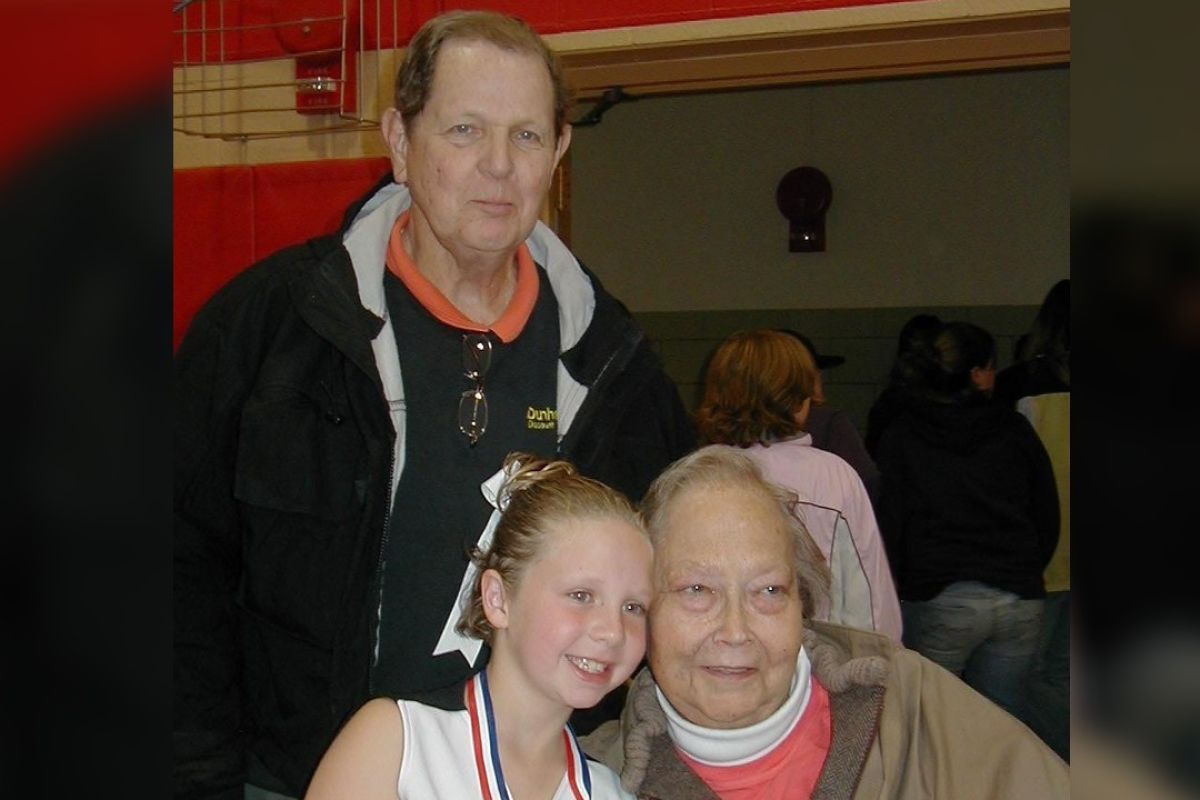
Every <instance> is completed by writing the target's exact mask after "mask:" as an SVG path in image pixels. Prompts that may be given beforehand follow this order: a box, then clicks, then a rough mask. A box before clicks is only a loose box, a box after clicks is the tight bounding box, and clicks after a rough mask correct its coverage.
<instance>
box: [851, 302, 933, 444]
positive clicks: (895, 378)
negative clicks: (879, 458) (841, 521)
mask: <svg viewBox="0 0 1200 800" xmlns="http://www.w3.org/2000/svg"><path fill="white" fill-rule="evenodd" d="M941 330H942V321H941V319H939V318H938V317H937V316H936V315H935V314H917V315H915V316H914V317H912V318H911V319H910V320H909V321H908V322H906V323H904V327H902V328H901V329H900V336H899V337H898V339H897V342H896V359H895V361H893V362H892V369H891V371H890V372H889V373H888V379H887V384H886V385H885V386H884V387H883V391H882V392H880V393H879V397H877V398H875V402H874V403H873V404H872V405H871V410H870V411H868V412H867V438H866V440H865V442H864V444H865V445H866V448H867V452H868V453H870V454H871V455H872V456H875V455H877V451H878V449H879V440H880V438H881V437H882V436H883V431H884V429H885V428H887V426H888V425H889V424H890V423H891V421H892V420H894V419H895V418H896V416H897V415H898V414H899V413H900V412H901V411H903V410H904V397H905V394H906V393H907V391H908V389H909V388H910V387H911V386H912V384H913V381H914V380H915V378H916V369H915V365H914V364H913V356H914V353H917V352H923V351H925V350H927V349H928V348H929V346H930V345H931V344H932V342H933V340H934V338H935V337H936V336H937V335H938V333H939V332H941Z"/></svg>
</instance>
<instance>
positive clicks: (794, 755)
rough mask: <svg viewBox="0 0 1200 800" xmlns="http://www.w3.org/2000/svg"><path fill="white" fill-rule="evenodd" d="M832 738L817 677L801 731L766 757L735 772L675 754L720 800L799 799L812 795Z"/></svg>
mask: <svg viewBox="0 0 1200 800" xmlns="http://www.w3.org/2000/svg"><path fill="white" fill-rule="evenodd" d="M832 735H833V722H832V718H831V717H830V715H829V693H828V692H826V691H825V687H824V686H822V685H821V684H820V683H818V682H817V680H816V678H814V679H813V682H812V694H811V695H810V696H809V699H808V707H807V708H805V709H804V713H803V714H802V715H801V717H800V719H799V720H797V722H796V727H794V728H792V732H791V733H789V734H788V735H787V737H786V738H785V739H784V740H783V741H782V742H780V743H779V745H778V746H777V747H776V748H775V749H774V750H772V751H771V752H769V753H767V754H766V755H765V756H763V757H762V758H758V759H755V760H754V761H750V762H748V763H746V764H739V765H738V766H736V767H714V766H710V765H708V764H702V763H700V762H699V761H696V760H695V759H693V758H690V757H689V756H688V755H687V754H686V753H684V752H682V751H680V750H679V749H678V748H676V752H677V753H679V757H680V758H681V759H682V760H683V763H685V764H687V765H688V766H689V767H691V768H692V771H694V772H695V773H696V774H697V775H699V776H700V778H701V779H702V780H703V781H704V782H705V783H706V784H708V788H710V789H712V790H713V792H714V793H715V794H716V795H717V796H718V797H720V798H721V800H797V799H798V798H807V797H809V796H811V795H812V791H813V788H814V787H816V785H817V779H818V778H819V777H820V776H821V769H822V767H824V766H825V757H826V756H827V755H828V754H829V743H830V739H831V737H832Z"/></svg>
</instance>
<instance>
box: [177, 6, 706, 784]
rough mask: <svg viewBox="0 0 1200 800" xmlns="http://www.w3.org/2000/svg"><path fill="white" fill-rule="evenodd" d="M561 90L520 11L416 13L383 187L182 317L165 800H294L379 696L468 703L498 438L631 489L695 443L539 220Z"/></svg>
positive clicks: (557, 71)
mask: <svg viewBox="0 0 1200 800" xmlns="http://www.w3.org/2000/svg"><path fill="white" fill-rule="evenodd" d="M568 99H569V93H568V91H567V87H566V84H565V82H564V79H563V74H562V70H561V68H560V66H559V65H558V63H557V61H556V60H555V58H554V56H553V54H552V53H551V52H550V50H549V49H548V47H547V46H546V44H545V42H543V41H542V40H541V38H540V37H538V35H537V34H536V33H535V32H534V31H533V30H532V29H530V28H529V26H528V25H526V24H525V23H523V22H521V21H519V20H516V19H514V18H511V17H506V16H503V15H499V14H493V13H486V12H462V13H451V14H446V15H443V16H440V17H436V18H434V19H433V20H431V21H429V22H428V23H426V24H425V25H424V26H422V28H421V29H420V30H419V31H418V32H417V33H416V35H415V36H414V37H413V39H412V41H411V42H410V43H409V46H408V48H407V50H406V52H405V59H404V62H403V64H402V65H401V67H400V70H399V74H398V75H397V78H396V96H395V102H396V105H395V108H392V109H389V110H388V111H387V113H386V114H385V116H384V119H383V135H384V139H385V142H386V145H387V148H388V152H389V153H390V155H391V160H392V174H391V175H390V176H388V178H387V179H386V180H384V181H382V182H381V183H380V184H379V186H377V187H376V189H375V190H373V191H372V192H371V194H370V195H368V196H366V197H364V198H363V199H362V200H361V201H359V202H358V203H357V204H355V205H354V206H353V207H352V208H351V209H350V210H349V211H348V212H347V215H346V218H345V219H346V221H345V224H344V226H343V227H342V229H341V230H340V231H338V232H337V233H335V234H332V235H330V236H326V237H321V238H318V239H314V240H312V241H310V242H308V243H305V244H302V245H299V246H296V247H292V248H288V249H286V250H283V251H281V252H279V253H276V254H275V255H273V256H271V257H270V258H269V259H267V260H266V261H265V262H264V263H261V264H258V265H256V266H254V267H252V268H250V269H248V270H246V271H245V272H244V273H242V274H241V275H240V276H238V277H237V278H235V279H234V280H233V281H232V282H231V283H230V284H229V285H228V286H226V287H225V288H224V289H222V290H221V292H220V293H218V295H217V296H216V297H214V298H213V300H212V301H211V302H210V303H209V304H208V305H207V306H206V307H205V308H204V309H202V310H201V312H200V313H199V314H198V315H197V316H196V318H195V321H194V323H193V325H192V328H191V330H190V331H189V332H188V334H187V337H186V338H185V340H184V341H183V343H182V345H181V347H180V349H179V353H178V357H177V361H176V370H177V389H176V391H177V395H176V397H177V401H176V419H177V426H176V442H175V453H176V471H175V476H176V477H175V516H176V526H175V582H174V587H175V689H176V695H175V705H174V711H175V731H174V735H175V739H174V741H175V756H176V759H175V769H176V791H177V796H181V797H229V798H240V797H241V796H242V794H243V782H246V783H248V784H250V787H249V788H247V794H249V795H250V796H252V797H275V796H278V795H284V796H298V795H299V794H300V793H301V792H302V791H303V790H304V786H305V784H306V783H307V782H308V780H309V777H310V775H311V774H312V771H313V769H314V768H315V767H316V764H317V761H318V759H319V758H320V756H321V754H322V753H323V752H324V750H325V748H326V747H327V746H328V745H329V742H330V740H331V739H332V738H333V736H334V734H335V733H336V731H337V730H338V727H339V726H340V725H341V723H342V722H343V721H344V720H345V719H346V718H347V717H348V716H349V715H350V713H351V712H353V711H354V710H356V709H357V708H358V707H359V706H360V705H361V704H362V703H363V702H364V701H365V700H366V699H367V698H369V697H371V696H372V695H388V696H391V697H397V698H407V699H418V700H422V701H424V702H427V703H429V704H432V705H439V706H441V707H443V708H454V707H455V706H456V705H457V706H458V707H461V703H462V694H461V691H460V687H461V685H462V682H463V680H464V679H465V678H466V676H467V675H469V674H470V673H472V672H473V671H475V670H476V669H477V667H478V665H479V664H481V663H483V661H484V659H485V658H486V652H487V651H486V649H481V644H480V642H479V641H478V640H474V639H468V638H466V637H463V636H461V635H459V634H457V633H456V631H455V625H456V623H457V622H458V613H459V611H458V603H457V600H458V597H459V594H460V588H461V586H462V585H463V583H464V580H465V578H464V575H465V573H466V570H467V556H466V554H467V552H468V551H469V549H470V547H471V546H473V545H475V544H476V543H477V542H480V541H482V540H484V539H486V537H487V536H488V535H490V531H491V527H490V523H491V520H492V519H493V518H494V512H495V509H494V503H495V484H496V478H497V477H498V476H499V470H500V466H501V463H502V462H503V460H504V457H505V456H506V455H507V454H508V453H509V452H510V451H513V450H524V451H528V452H533V453H537V454H539V455H542V456H546V457H550V456H555V457H559V458H565V459H569V460H571V461H572V462H574V463H575V465H576V466H577V467H578V468H579V469H580V470H581V471H582V472H583V473H584V474H586V475H588V476H590V477H594V478H598V479H600V480H603V481H604V482H606V483H609V484H611V485H613V486H615V487H617V488H619V489H621V490H623V491H624V492H625V493H627V494H629V495H630V496H631V497H633V498H638V497H640V496H641V495H642V494H643V493H644V492H645V490H646V487H647V486H648V485H649V483H650V481H651V480H652V479H653V478H654V477H655V475H657V474H658V472H659V471H660V470H661V469H662V468H663V467H664V466H666V465H667V464H669V463H670V462H671V461H672V460H673V459H675V458H677V457H679V456H680V455H682V454H683V453H685V452H687V451H688V450H689V449H690V448H691V446H692V444H693V437H692V434H691V431H690V427H689V425H688V423H687V418H686V414H685V412H684V409H683V406H682V403H681V402H680V400H679V395H678V392H677V391H676V389H675V387H674V385H673V384H672V383H671V382H670V380H669V379H668V378H667V377H666V375H665V374H664V373H663V370H662V367H661V364H660V363H659V361H658V359H657V357H656V356H655V355H654V354H653V352H652V350H651V348H650V346H649V344H648V343H647V342H646V341H645V338H644V336H643V334H642V332H641V330H640V329H639V328H638V327H637V325H636V324H635V323H634V321H633V319H632V318H631V317H630V315H629V314H628V312H627V311H626V310H625V308H624V307H623V306H622V305H621V304H620V302H619V301H617V300H616V299H615V298H613V297H612V296H611V295H609V294H607V293H606V292H605V291H604V290H603V288H601V286H600V284H599V282H598V281H596V279H595V277H594V276H593V275H592V274H591V273H589V272H588V271H586V270H585V269H584V268H583V267H582V265H581V264H580V263H579V262H578V261H577V260H576V259H575V257H574V256H573V255H572V254H571V253H570V252H569V251H568V250H567V248H566V247H565V246H564V245H563V243H562V242H561V241H559V240H558V239H557V238H556V237H555V236H554V235H553V234H552V233H551V232H550V231H549V230H548V229H547V228H546V227H545V226H544V225H542V224H540V223H539V222H538V214H539V211H540V209H541V207H542V203H543V201H544V199H545V196H546V192H547V189H548V187H549V185H550V180H551V176H552V174H553V172H554V169H555V166H556V165H557V164H558V162H559V160H560V159H561V158H562V156H563V154H564V153H565V152H566V150H567V146H568V144H569V142H570V139H571V126H570V125H569V124H568V123H567V120H566V116H567V108H568ZM484 543H485V544H486V542H484ZM264 792H265V793H264ZM271 793H274V794H271Z"/></svg>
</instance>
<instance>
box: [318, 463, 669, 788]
mask: <svg viewBox="0 0 1200 800" xmlns="http://www.w3.org/2000/svg"><path fill="white" fill-rule="evenodd" d="M504 466H505V473H506V475H508V476H509V477H508V479H507V481H506V482H505V484H504V487H503V488H502V489H501V495H500V508H501V510H502V515H501V518H500V522H499V524H498V525H497V527H496V532H495V537H494V539H493V541H492V544H491V547H490V548H488V550H487V552H486V553H483V552H479V551H478V550H477V551H476V552H475V553H473V554H472V558H473V561H474V562H475V564H476V566H477V567H478V570H479V573H478V577H477V578H476V580H475V583H474V586H473V587H472V591H471V595H470V599H469V607H468V608H467V609H466V613H465V614H464V618H463V621H462V622H461V623H460V624H459V630H460V632H462V633H465V634H469V635H472V636H476V637H478V638H480V639H483V640H484V641H486V642H488V644H489V645H491V648H492V652H491V657H490V660H489V661H488V664H487V667H486V668H485V669H484V670H483V671H482V672H479V673H477V674H476V675H474V676H472V677H471V678H470V679H469V680H468V681H467V683H466V686H465V687H464V690H463V704H464V707H465V710H462V711H444V710H441V709H437V708H433V707H430V706H426V705H422V704H421V703H417V702H413V701H408V700H400V701H394V700H389V699H386V698H377V699H375V700H371V701H370V702H368V703H367V704H366V705H364V706H363V707H362V708H361V709H360V710H359V711H358V713H356V714H355V715H354V716H353V717H352V718H351V719H350V721H349V722H348V723H347V724H346V726H345V727H344V728H343V729H342V731H341V732H340V733H339V734H338V736H337V738H336V739H335V740H334V742H333V744H332V745H331V746H330V748H329V750H328V751H327V752H326V753H325V757H324V758H323V759H322V761H321V763H320V765H319V766H318V767H317V771H316V774H315V775H314V776H313V779H312V783H311V784H310V785H309V788H308V793H307V794H306V795H305V797H306V798H309V800H326V799H327V798H328V799H330V800H332V798H341V799H343V800H349V799H350V798H353V799H354V800H371V799H372V798H396V797H399V798H401V800H407V799H408V798H421V799H422V800H424V799H425V798H435V797H437V798H454V800H458V799H459V798H472V797H474V798H487V799H489V800H501V798H505V799H507V798H512V799H513V800H551V799H553V800H569V799H571V798H580V799H582V798H588V797H591V798H614V797H620V798H629V797H632V795H629V794H628V793H626V792H624V791H622V790H621V788H620V786H619V784H618V780H617V777H616V775H615V774H613V773H612V772H611V771H610V770H609V769H608V768H607V767H604V766H603V765H600V764H597V763H594V762H588V761H587V760H586V759H585V757H584V755H583V751H582V750H581V749H580V747H579V744H578V743H577V742H576V740H575V737H574V734H573V733H572V732H571V730H570V728H568V727H567V726H566V722H567V718H568V717H569V716H570V714H571V711H572V710H573V709H577V708H589V707H591V706H594V705H595V704H596V703H598V702H600V700H601V698H603V697H604V695H606V694H608V692H609V691H611V690H612V689H614V688H616V687H617V686H618V685H620V684H621V683H622V682H623V681H624V680H625V679H626V678H628V677H629V675H630V674H631V673H632V672H633V670H634V669H635V668H636V667H637V665H638V663H639V662H640V661H641V659H642V655H643V653H644V651H645V645H646V608H647V606H648V605H649V603H650V597H651V593H652V590H651V578H650V566H651V557H652V552H651V548H650V542H649V539H648V538H647V536H646V532H645V528H644V527H643V524H642V520H641V517H640V516H639V515H638V513H637V512H636V511H634V509H633V507H632V506H631V505H630V504H629V501H628V500H626V499H625V498H624V497H623V496H621V494H620V493H618V492H617V491H615V490H613V489H610V488H609V487H607V486H605V485H603V484H601V483H598V482H597V481H594V480H591V479H590V478H585V477H583V476H581V475H579V474H578V473H576V472H575V469H574V468H573V467H572V466H571V465H570V464H568V463H566V462H563V461H553V462H548V461H545V460H541V459H537V458H534V457H532V456H529V455H527V454H522V453H514V454H512V455H510V456H509V457H508V459H507V460H506V461H505V465H504Z"/></svg>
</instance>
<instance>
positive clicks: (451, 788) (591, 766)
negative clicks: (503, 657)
mask: <svg viewBox="0 0 1200 800" xmlns="http://www.w3.org/2000/svg"><path fill="white" fill-rule="evenodd" d="M467 686H468V691H467V708H466V710H465V711H443V710H442V709H440V708H432V707H430V706H426V705H422V704H421V703H416V702H412V701H410V700H399V701H397V705H399V707H400V716H401V718H402V719H403V721H404V758H403V760H402V762H401V764H400V780H399V783H398V785H397V789H398V791H399V795H400V800H467V799H469V798H480V800H541V798H523V797H513V795H512V793H511V792H509V790H508V787H507V786H506V785H505V783H504V771H503V767H502V765H501V764H500V752H499V748H498V746H497V744H496V740H495V734H494V727H493V715H492V703H491V696H490V695H489V693H488V690H487V677H486V671H485V672H480V673H479V674H477V675H475V676H474V677H472V678H471V680H470V681H468V684H467ZM563 747H564V749H565V750H566V753H567V770H566V772H565V774H564V775H563V778H562V781H561V782H560V783H559V785H558V789H557V791H555V793H554V797H553V798H552V800H612V799H613V798H620V800H626V799H627V800H634V796H633V795H631V794H629V793H628V792H626V791H624V790H623V789H622V788H621V786H620V781H619V779H618V778H617V776H616V774H615V773H614V772H613V771H612V770H610V769H609V768H608V767H606V766H604V765H603V764H598V763H596V762H595V761H588V760H587V758H586V757H585V756H584V754H583V750H582V749H581V748H580V747H579V742H578V741H576V739H575V736H574V734H572V733H571V731H570V729H569V728H563Z"/></svg>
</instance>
